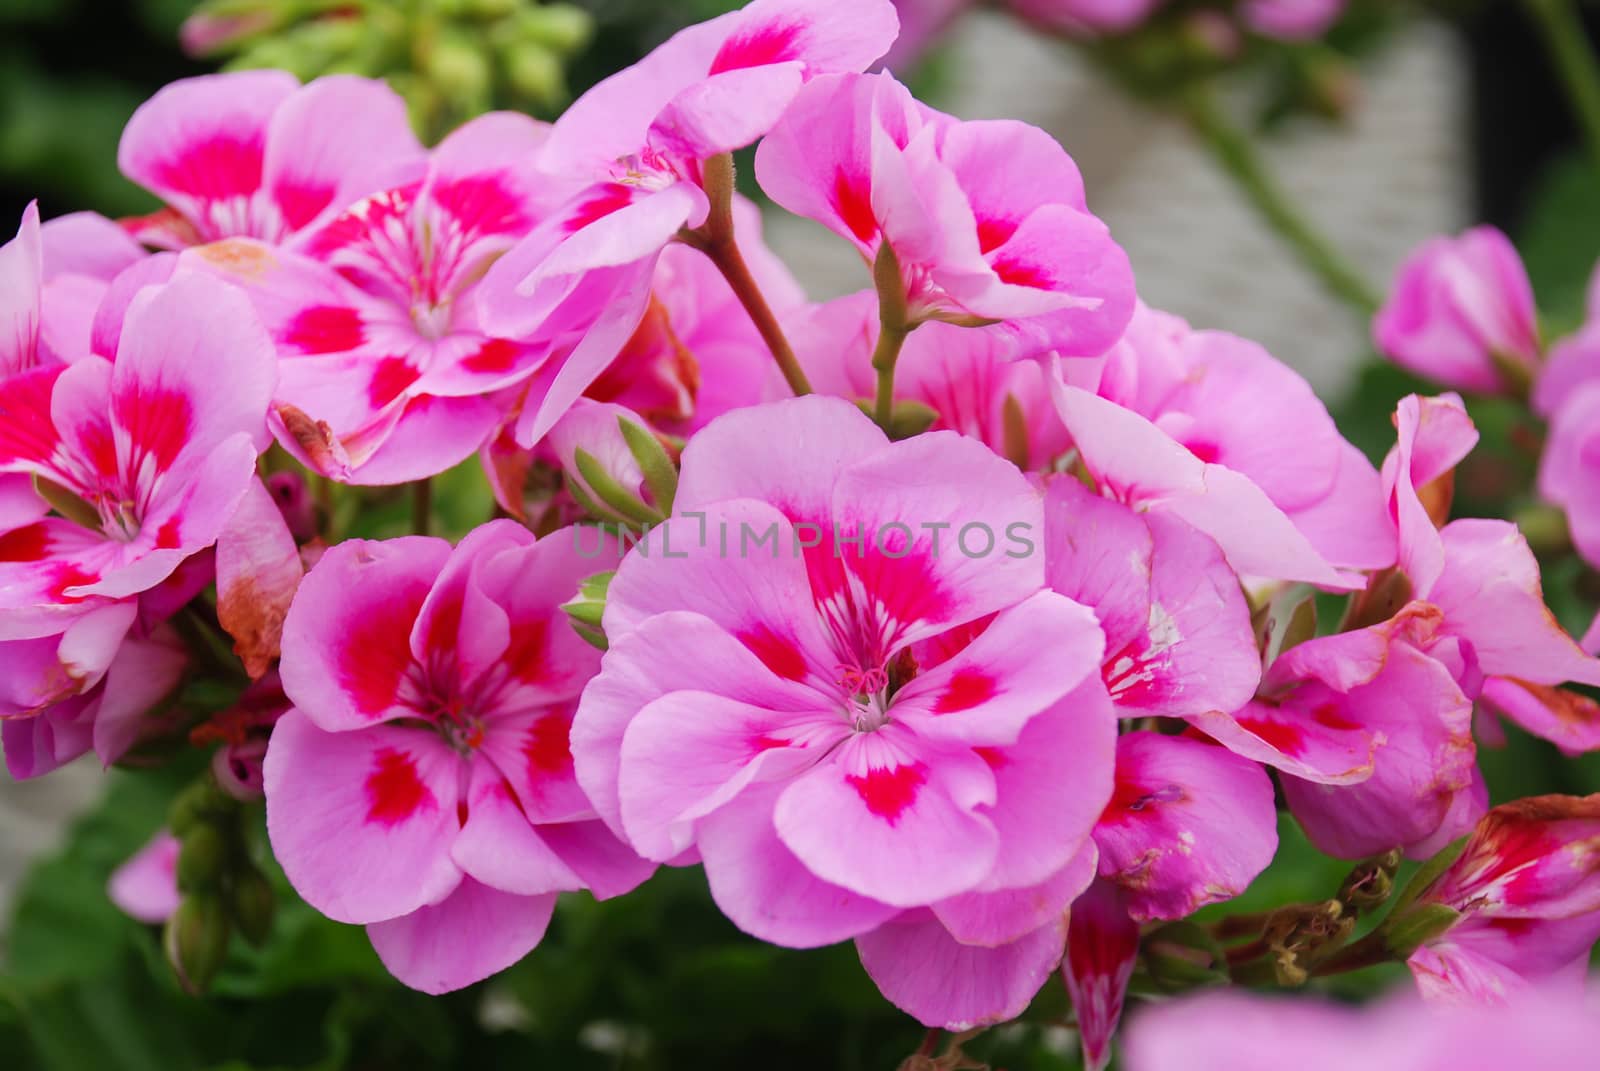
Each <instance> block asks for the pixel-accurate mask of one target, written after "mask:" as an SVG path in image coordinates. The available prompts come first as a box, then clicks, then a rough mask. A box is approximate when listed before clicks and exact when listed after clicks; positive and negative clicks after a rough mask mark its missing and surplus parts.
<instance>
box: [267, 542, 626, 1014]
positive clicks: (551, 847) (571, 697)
mask: <svg viewBox="0 0 1600 1071" xmlns="http://www.w3.org/2000/svg"><path fill="white" fill-rule="evenodd" d="M616 557H617V556H616V552H615V549H614V544H613V543H610V542H608V541H606V540H605V538H604V537H602V536H600V535H599V533H596V532H590V533H588V534H586V535H585V534H581V533H578V532H577V531H575V530H566V531H561V532H557V533H555V534H553V535H551V536H549V537H547V538H545V539H543V540H539V541H537V542H535V540H534V538H533V536H532V535H531V534H529V533H528V531H527V530H526V529H524V528H523V527H521V526H520V525H517V524H514V523H512V522H509V521H501V522H496V523H491V524H488V525H485V526H484V527H482V528H479V529H478V530H477V531H475V532H473V533H472V535H470V536H468V537H467V539H466V540H464V541H463V542H462V543H461V545H460V546H459V547H457V548H455V549H454V550H452V549H451V547H450V545H449V544H448V543H445V542H444V541H443V540H439V539H428V538H420V537H413V538H407V539H398V540H392V541H389V542H385V543H368V542H363V541H352V542H348V543H342V544H340V545H339V546H336V547H334V548H332V549H331V550H329V551H328V552H327V553H326V554H325V555H324V556H323V557H322V559H321V561H320V562H319V563H318V564H317V566H316V567H315V568H314V569H313V570H312V571H311V572H310V573H309V574H308V575H307V577H306V579H305V581H304V583H303V584H302V585H301V588H300V592H299V594H298V596H297V597H296V599H295V603H294V607H293V609H292V610H291V611H290V614H289V619H288V622H287V624H286V626H285V629H284V641H283V661H282V663H281V668H280V672H281V675H282V680H283V687H284V691H285V692H286V693H287V695H288V697H289V699H290V700H291V701H292V702H293V703H294V709H292V710H290V711H289V712H288V713H287V714H285V715H284V716H283V717H282V719H281V720H280V721H278V723H277V725H276V727H275V728H274V729H273V734H272V740H271V743H270V745H269V747H268V750H267V758H266V769H265V775H266V796H267V831H268V833H269V834H270V835H271V838H272V847H273V852H274V854H275V855H276V856H277V858H278V861H279V862H281V863H282V864H283V868H284V871H285V873H286V874H287V875H288V876H289V880H290V882H292V883H293V885H294V887H295V889H296V890H297V891H298V892H299V893H300V895H302V896H303V897H305V898H306V900H307V901H308V902H309V903H310V904H311V905H312V906H313V907H316V908H317V909H318V910H319V911H321V912H323V913H324V914H326V915H328V916H329V917H330V918H333V919H336V920H338V921H340V922H350V923H357V924H360V925H365V926H366V927H367V932H368V935H369V936H370V937H371V939H372V943H373V946H374V947H375V948H376V949H377V951H378V955H379V956H380V957H381V958H382V959H383V961H384V963H385V965H386V966H388V968H389V970H390V971H391V972H393V973H394V975H395V976H396V977H397V978H399V979H400V980H401V981H403V982H405V983H406V984H407V985H410V986H412V987H413V988H417V989H421V990H424V991H426V992H430V993H441V992H445V991H447V990H452V989H457V988H460V987H461V986H464V985H468V984H470V983H472V982H475V981H478V980H479V979H482V978H484V977H487V976H488V975H490V974H493V973H495V972H496V971H499V970H502V969H504V968H505V967H507V966H509V965H510V964H512V963H514V962H516V961H517V960H518V959H521V958H522V956H524V955H526V954H527V952H528V951H529V950H530V949H532V948H533V947H534V946H535V945H536V944H538V942H539V939H540V938H541V937H542V935H543V934H544V930H545V926H546V925H547V924H548V923H549V921H550V914H551V911H552V909H553V907H554V905H555V900H556V894H557V893H558V892H560V891H562V890H568V889H584V888H587V889H589V890H591V891H593V892H594V893H595V895H596V896H600V897H607V896H616V895H619V894H621V893H623V892H626V891H628V890H629V889H632V888H633V887H634V886H636V885H638V884H639V882H641V881H643V880H644V879H645V877H647V876H648V875H649V873H650V871H651V869H652V867H651V866H650V865H649V864H647V863H644V862H642V861H641V860H639V859H638V858H637V857H636V856H635V855H634V854H633V853H632V852H631V851H629V850H628V849H627V848H626V847H625V846H624V845H622V844H620V843H618V841H617V840H616V838H615V837H613V836H612V835H611V834H610V833H609V832H608V831H607V830H606V828H605V826H604V825H603V824H602V823H600V822H599V821H597V820H596V819H595V814H594V810H593V808H592V807H591V806H590V804H589V801H588V800H587V799H586V798H585V797H584V794H583V792H582V790H581V789H580V788H579V787H578V783H577V781H576V780H575V778H574V775H573V764H572V756H571V753H570V751H569V748H568V731H569V726H570V725H571V721H572V713H573V707H574V705H575V704H576V701H577V698H578V693H579V692H580V691H581V690H582V689H583V687H584V685H585V684H586V683H587V682H588V680H589V678H590V676H592V675H593V674H594V672H595V670H596V669H597V668H598V666H599V654H598V652H596V651H595V650H594V649H593V648H592V647H590V646H589V645H588V644H587V643H586V642H585V641H583V640H582V639H580V638H579V637H578V636H577V635H576V633H574V632H573V630H572V629H571V627H570V626H569V625H568V623H567V620H566V618H565V615H564V614H563V612H562V610H561V609H560V605H561V604H562V603H563V602H566V601H567V600H568V599H570V598H572V597H573V596H574V595H575V594H576V593H577V588H578V585H579V583H580V582H581V581H582V580H583V579H584V578H585V577H586V576H588V575H589V574H591V573H595V572H599V571H603V570H605V569H606V568H608V567H610V566H612V565H614V564H615V563H616Z"/></svg>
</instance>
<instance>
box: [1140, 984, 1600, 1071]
mask: <svg viewBox="0 0 1600 1071" xmlns="http://www.w3.org/2000/svg"><path fill="white" fill-rule="evenodd" d="M1597 1046H1600V1016H1597V1015H1596V1014H1595V1009H1594V1007H1593V1006H1592V1002H1585V1001H1579V1000H1575V999H1573V997H1572V995H1571V994H1570V993H1564V992H1539V993H1535V994H1532V995H1530V996H1528V997H1526V998H1524V999H1521V1000H1518V1001H1516V1002H1515V1003H1514V1004H1513V1006H1512V1007H1510V1008H1485V1007H1481V1006H1474V1007H1470V1008H1469V1007H1462V1008H1450V1009H1442V1008H1438V1007H1429V1006H1424V1005H1420V1004H1419V1003H1418V1002H1417V1000H1416V998H1415V997H1411V996H1400V997H1390V998H1387V999H1385V1000H1384V1001H1383V1002H1382V1003H1380V1004H1376V1005H1370V1004H1369V1005H1363V1006H1359V1007H1358V1006H1353V1005H1350V1004H1334V1003H1330V1002H1326V1001H1323V1000H1316V999H1307V998H1285V997H1282V996H1271V997H1268V996H1257V995H1252V994H1245V993H1242V992H1239V991H1236V990H1235V991H1229V992H1221V993H1211V994H1207V995H1204V996H1199V997H1190V998H1187V999H1183V1000H1178V1001H1173V1002H1169V1003H1165V1004H1161V1005H1152V1006H1151V1007H1149V1008H1148V1009H1146V1010H1144V1011H1142V1012H1141V1014H1139V1015H1137V1016H1135V1017H1134V1020H1133V1024H1132V1027H1131V1029H1130V1030H1129V1033H1128V1042H1127V1052H1126V1065H1127V1067H1128V1069H1129V1071H1279V1069H1280V1068H1282V1067H1283V1066H1284V1065H1285V1063H1286V1062H1290V1063H1292V1065H1293V1066H1294V1067H1295V1068H1296V1069H1297V1071H1349V1069H1350V1068H1353V1067H1368V1068H1383V1069H1385V1071H1389V1069H1394V1071H1400V1069H1402V1068H1403V1069H1404V1071H1500V1069H1502V1068H1508V1067H1515V1068H1520V1069H1522V1071H1570V1069H1572V1068H1575V1067H1581V1066H1582V1064H1583V1062H1584V1056H1583V1055H1581V1054H1586V1053H1591V1052H1593V1051H1594V1050H1595V1048H1596V1047H1597Z"/></svg>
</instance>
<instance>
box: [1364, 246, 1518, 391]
mask: <svg viewBox="0 0 1600 1071" xmlns="http://www.w3.org/2000/svg"><path fill="white" fill-rule="evenodd" d="M1372 333H1373V338H1374V340H1375V341H1376V343H1377V346H1378V350H1379V351H1380V352H1381V353H1383V354H1384V355H1385V356H1387V357H1388V358H1390V359H1391V360H1393V361H1394V362H1395V363H1396V364H1398V365H1400V366H1401V367H1402V368H1407V369H1410V370H1411V371H1413V372H1415V373H1417V374H1418V375H1420V376H1425V377H1426V378H1428V379H1431V380H1433V381H1434V382H1436V383H1440V384H1442V385H1444V386H1446V387H1451V388H1454V389H1457V390H1467V391H1475V392H1478V393H1481V394H1498V393H1501V392H1503V391H1505V390H1507V389H1508V388H1510V387H1511V386H1513V384H1511V383H1509V382H1508V381H1507V378H1506V373H1505V372H1504V371H1503V370H1502V366H1503V365H1510V366H1515V367H1519V368H1520V369H1521V370H1522V374H1523V375H1525V376H1526V377H1527V378H1529V379H1531V378H1532V377H1533V376H1534V375H1535V373H1536V372H1537V370H1538V365H1539V351H1540V346H1539V328H1538V314H1537V312H1536V311H1535V309H1534V304H1533V287H1532V285H1531V284H1530V283H1529V282H1528V275H1527V272H1526V271H1524V270H1523V267H1522V261H1521V259H1520V258H1519V257H1518V256H1517V251H1516V249H1515V248H1514V247H1513V246H1512V245H1511V241H1510V239H1508V238H1507V237H1506V236H1505V235H1504V234H1502V233H1500V232H1499V231H1498V230H1495V229H1494V228H1493V227H1474V228H1473V229H1471V230H1469V231H1467V232H1466V233H1464V234H1462V235H1461V236H1460V237H1459V238H1433V239H1430V240H1429V241H1427V242H1424V243H1423V244H1422V245H1421V246H1419V247H1418V248H1417V250H1416V251H1415V252H1413V253H1412V254H1411V256H1410V257H1409V258H1407V260H1406V262H1405V263H1404V264H1402V265H1401V266H1400V269H1399V271H1398V272H1397V273H1396V276H1395V282H1394V288H1393V291H1392V292H1391V293H1390V296H1389V300H1388V303H1387V304H1385V305H1384V307H1383V308H1382V309H1381V310H1379V312H1378V315H1377V317H1376V318H1374V320H1373V321H1372Z"/></svg>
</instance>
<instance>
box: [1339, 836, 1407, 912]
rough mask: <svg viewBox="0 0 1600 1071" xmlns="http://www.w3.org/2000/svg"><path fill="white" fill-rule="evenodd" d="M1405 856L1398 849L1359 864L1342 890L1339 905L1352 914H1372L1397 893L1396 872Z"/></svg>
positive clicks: (1340, 889) (1351, 872)
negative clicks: (1395, 887)
mask: <svg viewBox="0 0 1600 1071" xmlns="http://www.w3.org/2000/svg"><path fill="white" fill-rule="evenodd" d="M1404 858H1405V856H1404V854H1403V853H1402V852H1401V851H1400V850H1399V849H1398V848H1396V849H1394V850H1393V851H1390V852H1386V853H1385V854H1383V855H1380V856H1376V857H1375V858H1372V859H1367V860H1364V861H1362V862H1360V863H1358V864H1356V866H1355V868H1354V869H1353V870H1351V871H1350V874H1349V876H1348V877H1346V878H1345V879H1344V884H1343V885H1342V886H1340V888H1339V897H1338V899H1339V902H1340V903H1342V904H1344V905H1345V906H1346V907H1348V908H1350V909H1351V910H1353V911H1369V910H1371V909H1372V908H1375V907H1379V906H1381V905H1382V904H1384V903H1385V902H1387V901H1388V899H1389V897H1390V895H1391V894H1392V893H1393V892H1394V875H1395V871H1397V870H1399V869H1400V861H1401V860H1402V859H1404Z"/></svg>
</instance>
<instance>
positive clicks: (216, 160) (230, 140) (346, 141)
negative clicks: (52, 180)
mask: <svg viewBox="0 0 1600 1071" xmlns="http://www.w3.org/2000/svg"><path fill="white" fill-rule="evenodd" d="M421 159H422V147H421V145H419V144H418V142H417V139H416V136H415V135H414V134H412V132H411V126H410V123H409V121H408V119H407V117H406V107H405V102H404V101H403V100H401V99H400V97H399V95H398V94H396V93H395V92H394V91H393V90H391V89H389V88H388V87H387V86H385V85H384V84H383V83H382V82H378V81H373V80H371V79H367V78H357V77H355V76H354V75H332V76H329V77H327V78H319V79H317V80H316V81H314V82H311V83H309V84H308V85H304V86H302V85H299V84H298V83H297V82H296V81H295V78H294V76H293V75H292V74H288V73H287V72H284V71H238V72H235V73H232V74H212V75H202V76H200V77H198V78H185V79H183V80H181V81H177V82H174V83H172V84H171V85H169V86H167V87H166V88H164V89H162V90H161V91H160V92H159V93H157V94H156V95H155V96H153V97H151V98H150V99H149V100H147V101H145V102H144V104H142V105H140V106H139V110H138V111H136V112H134V113H133V118H132V119H130V120H128V126H127V128H126V129H125V130H124V131H123V132H122V144H121V145H120V146H119V147H118V149H117V163H118V165H119V166H120V167H121V168H122V173H123V174H124V175H126V176H128V177H129V178H130V179H132V180H133V181H135V182H137V183H139V184H140V185H141V186H143V187H145V188H146V189H148V190H149V191H150V192H152V193H154V194H155V195H156V196H157V197H160V198H161V199H162V200H163V201H165V202H166V203H167V207H166V208H164V209H162V210H161V211H160V212H156V213H155V214H153V215H150V216H146V217H143V218H141V219H135V220H129V221H127V226H128V228H129V230H130V231H131V233H132V234H133V235H134V237H136V238H138V239H139V240H140V241H142V242H145V243H146V244H148V245H153V246H157V247H159V248H162V249H182V248H184V247H186V246H191V245H201V244H204V243H206V242H214V241H216V240H217V239H219V238H235V237H248V238H259V239H261V240H262V241H265V242H273V243H276V242H281V241H284V240H285V239H287V238H289V237H291V236H293V235H295V234H297V233H299V232H301V231H303V230H304V229H305V228H307V227H309V226H310V225H311V224H313V223H314V222H317V221H318V220H320V219H322V218H325V216H326V215H327V214H328V213H330V212H333V211H337V210H339V209H341V208H344V207H345V206H346V205H349V204H352V203H354V202H355V201H357V200H359V199H361V198H362V197H365V196H366V195H368V194H370V193H372V192H374V191H375V190H378V189H381V188H382V187H383V186H384V185H385V184H387V183H389V182H392V181H394V176H395V174H396V173H397V171H399V170H402V169H404V168H406V167H408V166H414V165H416V164H417V163H419V162H420V160H421Z"/></svg>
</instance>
